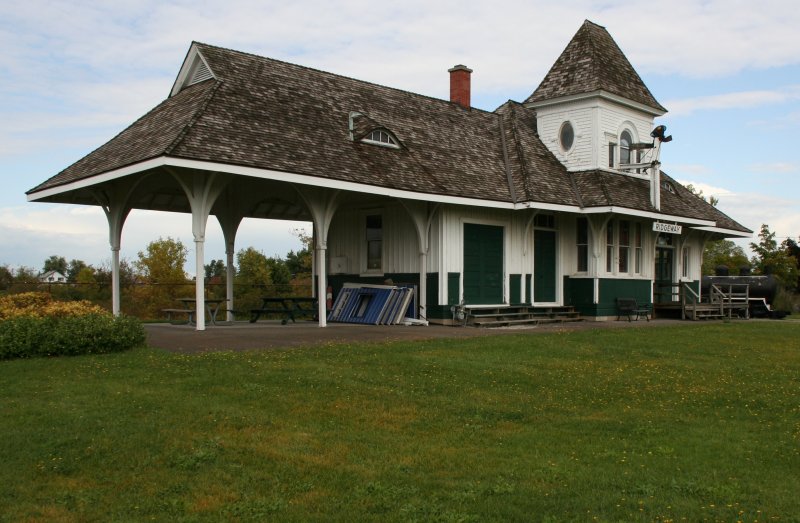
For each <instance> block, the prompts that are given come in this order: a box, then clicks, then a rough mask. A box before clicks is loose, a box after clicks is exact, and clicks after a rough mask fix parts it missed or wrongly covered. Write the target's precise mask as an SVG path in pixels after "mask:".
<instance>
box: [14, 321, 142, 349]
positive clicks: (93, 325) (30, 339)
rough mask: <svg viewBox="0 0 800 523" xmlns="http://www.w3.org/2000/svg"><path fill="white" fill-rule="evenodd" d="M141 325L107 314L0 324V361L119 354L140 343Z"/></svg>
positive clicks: (137, 322)
mask: <svg viewBox="0 0 800 523" xmlns="http://www.w3.org/2000/svg"><path fill="white" fill-rule="evenodd" d="M144 341H145V334H144V328H143V327H142V324H141V322H139V320H137V319H135V318H131V317H129V316H121V317H118V318H115V317H113V316H111V315H109V314H102V315H101V314H88V315H85V316H70V317H62V318H56V317H50V318H37V317H32V316H20V317H17V318H10V319H6V320H2V321H0V359H9V358H28V357H34V356H62V355H77V354H103V353H108V352H120V351H124V350H128V349H131V348H133V347H136V346H139V345H141V344H143V343H144Z"/></svg>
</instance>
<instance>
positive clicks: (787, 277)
mask: <svg viewBox="0 0 800 523" xmlns="http://www.w3.org/2000/svg"><path fill="white" fill-rule="evenodd" d="M758 237H759V241H758V243H750V248H751V249H752V250H753V252H754V253H755V256H753V258H752V260H751V261H752V263H753V267H754V269H755V272H756V273H758V274H772V275H773V276H775V279H776V280H778V282H780V283H781V284H782V285H783V286H784V287H785V288H787V289H791V290H794V288H795V286H796V285H797V260H796V259H795V258H793V257H791V256H790V255H789V253H788V252H787V251H786V250H785V249H782V248H779V247H778V242H777V241H776V240H775V233H774V232H772V231H770V230H769V226H768V225H767V224H763V225H762V226H761V230H760V231H759V233H758Z"/></svg>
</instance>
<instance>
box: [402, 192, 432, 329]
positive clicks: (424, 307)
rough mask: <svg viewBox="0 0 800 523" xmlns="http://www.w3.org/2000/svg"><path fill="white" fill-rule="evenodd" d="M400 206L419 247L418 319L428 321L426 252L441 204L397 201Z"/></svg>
mask: <svg viewBox="0 0 800 523" xmlns="http://www.w3.org/2000/svg"><path fill="white" fill-rule="evenodd" d="M399 201H400V205H402V206H403V208H405V210H406V212H408V215H409V217H410V218H411V221H412V222H413V223H414V228H415V229H416V230H417V241H418V246H419V287H418V291H419V296H417V304H418V305H419V316H420V319H423V320H426V321H427V319H428V251H429V250H430V232H431V223H433V218H434V216H435V215H436V212H437V211H438V210H439V207H440V205H441V204H438V203H437V204H435V205H430V204H429V203H428V202H421V201H419V200H399Z"/></svg>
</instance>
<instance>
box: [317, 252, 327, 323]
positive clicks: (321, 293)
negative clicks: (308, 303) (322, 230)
mask: <svg viewBox="0 0 800 523" xmlns="http://www.w3.org/2000/svg"><path fill="white" fill-rule="evenodd" d="M327 248H328V246H327V245H326V244H324V243H318V244H317V245H316V248H315V251H316V253H317V315H318V318H319V320H318V321H319V326H320V327H327V326H328V311H327V309H326V307H325V303H326V299H325V288H326V287H327V283H328V282H327V280H326V277H325V267H326V265H325V251H326V249H327Z"/></svg>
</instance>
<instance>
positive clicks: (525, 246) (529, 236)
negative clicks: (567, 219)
mask: <svg viewBox="0 0 800 523" xmlns="http://www.w3.org/2000/svg"><path fill="white" fill-rule="evenodd" d="M537 214H539V210H538V209H535V210H534V211H533V213H532V214H531V215H530V217H529V218H528V221H527V223H525V232H524V233H523V235H522V256H524V257H525V258H527V257H528V253H529V252H531V251H532V250H533V249H532V248H531V247H533V248H535V245H534V244H533V232H532V228H533V220H534V219H535V218H536V215H537ZM527 266H528V267H529V268H530V271H531V272H530V274H531V275H532V274H533V271H535V270H536V267H535V266H534V264H533V259H531V261H530V263H529V264H527ZM522 267H523V269H522V276H521V278H522V286H523V288H524V287H525V276H527V273H526V272H525V267H526V264H524V263H523V264H522ZM534 281H536V279H535V278H533V277H531V284H530V286H529V287H528V289H527V290H526V292H527V294H528V297H529V298H530V299H529V300H528V301H529V302H530V303H531V305H533V285H534Z"/></svg>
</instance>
